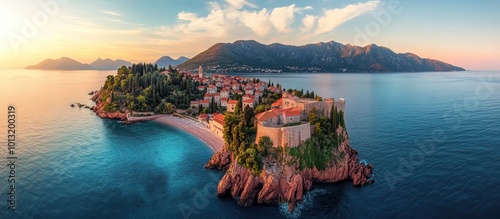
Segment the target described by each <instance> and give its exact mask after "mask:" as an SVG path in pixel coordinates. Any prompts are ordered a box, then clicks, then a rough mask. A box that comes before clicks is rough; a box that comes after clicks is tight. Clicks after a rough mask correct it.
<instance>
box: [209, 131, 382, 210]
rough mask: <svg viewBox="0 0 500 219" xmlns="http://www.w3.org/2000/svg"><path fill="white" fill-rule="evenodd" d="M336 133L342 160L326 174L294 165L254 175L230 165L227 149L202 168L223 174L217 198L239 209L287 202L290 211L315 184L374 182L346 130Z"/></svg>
mask: <svg viewBox="0 0 500 219" xmlns="http://www.w3.org/2000/svg"><path fill="white" fill-rule="evenodd" d="M337 133H338V134H340V135H342V136H343V138H344V139H346V140H345V141H344V142H342V143H341V144H340V146H339V147H338V152H337V153H340V154H343V155H344V156H343V157H342V158H341V159H339V160H337V161H336V162H334V161H332V163H331V164H330V165H329V167H328V168H326V169H325V170H318V169H316V167H315V168H313V169H302V170H299V169H298V164H297V163H295V164H292V165H290V166H288V165H285V166H283V165H281V166H280V169H281V171H280V172H278V173H270V172H268V171H265V170H263V171H261V172H260V174H259V175H253V174H252V173H251V172H250V170H248V169H247V168H245V167H243V166H241V165H239V164H238V163H237V162H233V161H235V157H234V155H233V153H232V152H231V151H228V150H227V149H226V148H224V149H223V150H221V151H217V152H216V153H215V154H214V155H213V156H212V158H211V159H210V161H209V162H208V163H207V164H206V165H205V168H208V169H220V170H226V173H225V175H224V176H223V177H222V179H221V181H220V182H219V185H218V188H217V196H219V197H225V196H232V197H233V198H235V199H236V198H239V204H240V205H242V206H250V205H252V204H254V203H255V202H257V203H258V204H279V203H285V202H286V203H288V210H289V211H293V210H294V209H295V206H296V205H297V204H298V203H299V202H300V201H302V199H303V195H304V193H305V192H307V191H309V190H310V189H311V187H312V184H313V183H315V182H317V183H335V182H339V181H343V180H352V183H353V185H355V186H363V185H365V184H370V183H373V182H374V179H372V170H373V167H372V165H371V164H368V165H365V164H364V163H360V162H359V159H358V152H357V151H356V150H354V149H352V148H351V146H350V144H349V138H348V136H347V133H346V131H345V130H343V129H342V128H341V127H339V128H338V129H337ZM285 159H286V157H285ZM276 161H277V160H276Z"/></svg>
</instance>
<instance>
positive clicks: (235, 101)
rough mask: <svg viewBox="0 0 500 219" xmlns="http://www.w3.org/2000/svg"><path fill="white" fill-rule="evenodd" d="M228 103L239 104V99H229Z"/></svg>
mask: <svg viewBox="0 0 500 219" xmlns="http://www.w3.org/2000/svg"><path fill="white" fill-rule="evenodd" d="M227 104H238V101H237V100H229V101H227Z"/></svg>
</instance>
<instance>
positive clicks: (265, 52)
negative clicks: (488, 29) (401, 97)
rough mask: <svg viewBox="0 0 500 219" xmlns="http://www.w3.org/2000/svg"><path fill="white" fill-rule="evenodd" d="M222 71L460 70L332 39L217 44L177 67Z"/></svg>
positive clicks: (383, 48)
mask: <svg viewBox="0 0 500 219" xmlns="http://www.w3.org/2000/svg"><path fill="white" fill-rule="evenodd" d="M200 65H201V66H203V67H204V68H205V69H208V70H214V71H223V72H224V71H225V72H262V71H267V72H269V71H271V72H281V71H284V72H423V71H464V70H465V69H463V68H460V67H457V66H453V65H450V64H448V63H445V62H441V61H438V60H433V59H427V58H420V57H419V56H417V55H415V54H413V53H395V52H393V51H392V50H390V49H389V48H386V47H382V46H377V45H375V44H371V45H368V46H364V47H360V46H353V45H350V44H345V45H344V44H341V43H337V42H335V41H330V42H326V43H323V42H321V43H316V44H307V45H303V46H291V45H283V44H279V43H274V44H270V45H264V44H261V43H259V42H257V41H254V40H246V41H245V40H239V41H235V42H234V43H217V44H215V45H213V46H212V47H210V48H208V49H207V50H205V51H204V52H202V53H200V54H198V55H196V56H195V57H193V58H191V59H190V60H188V61H186V62H184V63H183V64H180V65H179V66H177V67H178V68H179V69H184V70H193V69H196V68H198V67H199V66H200Z"/></svg>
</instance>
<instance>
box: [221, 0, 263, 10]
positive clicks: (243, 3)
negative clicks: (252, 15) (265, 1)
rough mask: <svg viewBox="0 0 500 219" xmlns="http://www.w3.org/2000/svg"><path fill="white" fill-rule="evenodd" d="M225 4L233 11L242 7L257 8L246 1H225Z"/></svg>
mask: <svg viewBox="0 0 500 219" xmlns="http://www.w3.org/2000/svg"><path fill="white" fill-rule="evenodd" d="M226 2H227V3H228V4H229V5H231V7H233V8H234V9H242V8H243V7H244V6H248V7H251V8H257V6H256V5H254V4H252V3H249V2H248V1H247V0H226Z"/></svg>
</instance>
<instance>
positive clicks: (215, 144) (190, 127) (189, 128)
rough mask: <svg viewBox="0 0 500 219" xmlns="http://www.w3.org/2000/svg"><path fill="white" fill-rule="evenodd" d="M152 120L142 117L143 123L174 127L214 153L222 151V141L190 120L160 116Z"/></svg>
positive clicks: (205, 128)
mask: <svg viewBox="0 0 500 219" xmlns="http://www.w3.org/2000/svg"><path fill="white" fill-rule="evenodd" d="M153 117H154V118H146V117H144V120H143V121H146V120H150V121H154V122H158V123H161V124H164V125H170V126H174V127H176V128H179V129H182V130H184V131H186V132H188V133H190V134H191V135H194V136H196V137H197V138H198V139H200V140H201V141H203V142H204V143H205V144H207V145H208V146H209V147H210V148H211V149H212V150H213V151H214V152H217V151H220V150H222V148H224V143H225V142H224V139H222V138H220V137H219V136H217V135H215V134H214V133H212V132H211V131H210V130H209V129H208V128H207V127H205V126H203V125H201V124H199V123H198V124H197V122H194V121H192V120H187V119H183V118H179V117H176V116H173V115H162V116H153ZM134 122H136V121H134Z"/></svg>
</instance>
